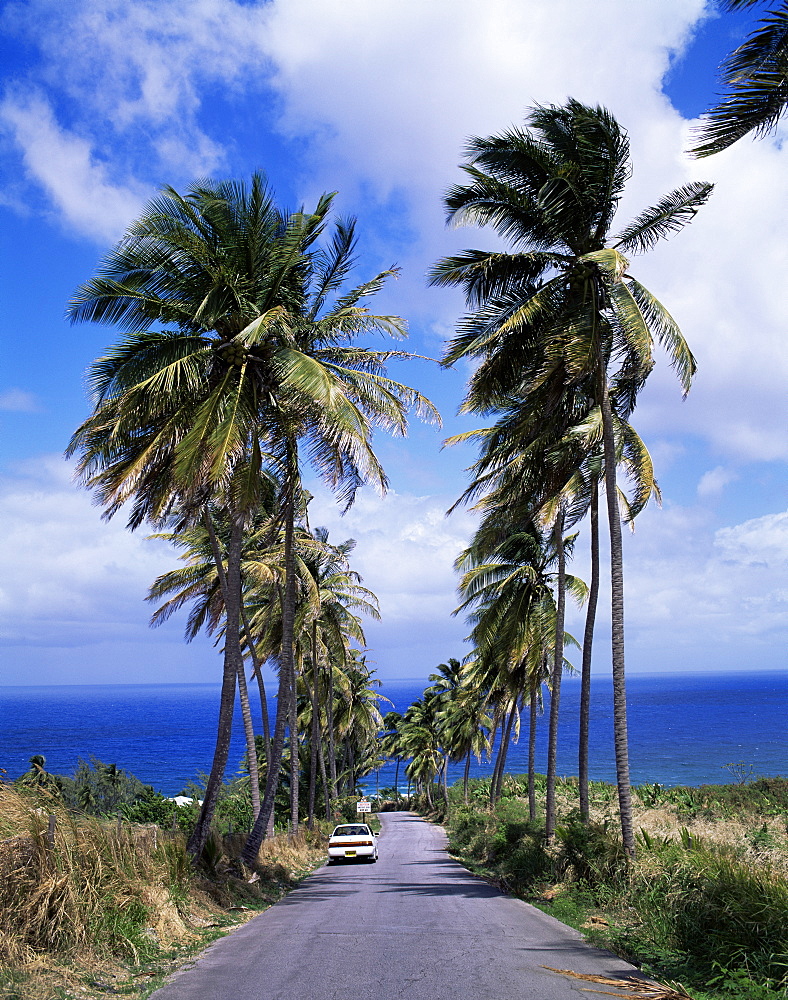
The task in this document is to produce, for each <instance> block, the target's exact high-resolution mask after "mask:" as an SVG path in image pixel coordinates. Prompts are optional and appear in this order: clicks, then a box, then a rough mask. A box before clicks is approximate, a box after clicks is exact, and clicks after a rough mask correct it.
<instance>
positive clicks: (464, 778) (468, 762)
mask: <svg viewBox="0 0 788 1000" xmlns="http://www.w3.org/2000/svg"><path fill="white" fill-rule="evenodd" d="M470 771H471V751H470V750H469V751H468V756H467V757H466V758H465V770H464V771H463V773H462V798H463V802H464V803H465V805H466V806H467V805H468V775H469V774H470Z"/></svg>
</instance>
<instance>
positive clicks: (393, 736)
mask: <svg viewBox="0 0 788 1000" xmlns="http://www.w3.org/2000/svg"><path fill="white" fill-rule="evenodd" d="M402 723H403V715H402V713H401V712H394V711H391V712H386V713H385V715H384V716H383V729H384V733H383V736H382V738H381V741H380V749H381V751H382V752H383V753H384V754H385V755H386V756H387V757H393V758H394V761H395V767H394V800H395V802H397V803H399V799H400V794H399V766H400V764H401V763H402V761H403V760H404V759H405V757H404V755H403V753H402V748H401V740H402Z"/></svg>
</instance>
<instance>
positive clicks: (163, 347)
mask: <svg viewBox="0 0 788 1000" xmlns="http://www.w3.org/2000/svg"><path fill="white" fill-rule="evenodd" d="M332 200H333V196H332V195H325V196H323V197H322V198H321V199H320V200H319V201H318V204H317V206H316V208H315V210H314V211H313V212H311V213H305V212H297V213H292V214H287V213H283V212H281V211H280V210H279V209H278V208H277V207H276V205H275V203H274V200H273V197H272V195H271V193H270V191H269V190H268V188H267V186H266V183H265V179H264V178H263V177H262V175H260V174H256V175H254V177H253V178H252V182H251V184H250V185H248V186H247V185H246V184H243V183H239V182H222V183H201V184H195V185H193V186H192V187H191V188H190V189H189V191H188V192H187V194H186V195H180V194H179V193H178V192H176V191H174V190H173V189H172V188H166V189H165V190H164V192H163V194H162V195H161V196H160V197H159V198H158V199H155V200H154V201H153V202H152V203H151V204H150V205H149V206H148V209H147V210H146V212H145V213H144V214H143V215H142V217H141V218H140V219H139V220H138V221H137V222H136V223H134V224H133V225H132V226H131V227H130V228H129V229H128V231H127V233H126V235H125V236H124V238H123V239H122V240H121V241H120V243H119V244H118V246H117V247H116V248H115V249H114V250H113V251H111V252H110V253H109V254H108V255H107V257H106V258H105V260H104V262H103V263H102V265H101V266H100V267H99V269H98V271H97V274H96V276H95V277H94V278H93V279H92V280H91V281H89V282H88V283H86V284H85V285H83V286H81V287H80V288H79V289H78V290H77V292H76V294H75V296H74V297H73V299H72V301H71V304H70V306H69V314H70V316H71V319H72V320H73V321H84V320H91V321H96V322H106V323H111V324H115V323H120V324H122V325H123V326H124V327H125V329H126V331H127V332H126V335H125V338H124V339H123V340H122V341H121V343H120V344H119V345H118V346H117V347H115V348H113V349H111V350H110V352H109V353H108V354H107V355H106V356H105V357H104V358H101V359H99V360H98V361H97V362H96V363H95V364H94V365H93V367H92V369H91V372H90V376H89V379H90V384H91V388H92V391H93V399H94V412H93V414H92V415H91V416H90V417H89V418H88V419H87V420H86V421H85V422H84V423H83V424H82V425H81V426H80V427H79V428H78V429H77V431H76V432H75V434H74V436H73V438H72V441H71V443H70V446H69V449H68V451H69V454H71V453H78V454H79V455H80V460H79V464H78V472H79V475H80V476H81V477H82V479H83V481H84V482H85V483H86V484H87V485H88V486H90V487H91V488H92V489H93V490H94V492H95V494H96V496H97V498H98V500H99V502H100V503H101V504H102V505H103V506H104V508H105V516H107V517H111V516H113V515H114V514H115V513H116V512H117V511H118V510H119V509H120V508H121V507H123V506H124V504H126V503H127V502H129V503H130V505H131V513H130V516H129V527H130V528H132V529H133V528H135V527H137V526H139V524H141V523H142V522H143V521H145V520H147V521H149V522H151V523H153V524H154V525H156V524H158V523H161V522H162V520H163V519H165V518H166V517H167V516H169V515H170V514H171V513H172V512H173V511H174V510H175V509H177V510H179V511H181V512H182V516H183V518H184V521H189V520H191V521H195V520H197V519H198V518H199V517H200V516H201V512H202V510H203V508H204V506H205V504H206V503H207V502H208V501H209V500H212V499H214V498H216V497H217V496H220V497H221V500H222V503H223V504H224V505H226V507H227V509H228V511H229V516H230V520H231V528H230V536H229V540H228V544H227V572H226V577H227V593H226V595H225V606H226V628H225V642H224V654H225V663H224V672H223V682H222V696H221V707H220V722H219V727H218V734H217V743H216V750H215V753H214V761H213V764H212V767H211V774H210V777H209V781H208V785H207V787H206V790H205V798H204V803H203V807H202V810H201V813H200V817H199V820H198V823H197V825H196V827H195V830H194V831H193V833H192V836H191V838H190V840H189V850H190V852H191V853H192V854H194V855H199V853H200V852H201V850H202V846H203V844H204V842H205V839H206V837H207V835H208V830H209V826H210V822H211V818H212V815H213V811H214V809H215V805H216V800H217V796H218V791H219V787H220V784H221V780H222V776H223V774H224V769H225V766H226V763H227V753H228V750H229V737H230V729H231V724H232V712H233V702H234V694H235V684H236V678H237V676H238V672H239V670H240V669H241V667H242V652H241V644H240V603H241V598H240V595H241V574H240V563H241V549H242V540H243V535H244V532H245V530H246V526H247V521H248V519H249V516H250V513H251V512H253V511H254V510H255V509H256V507H257V502H258V498H259V490H260V483H261V475H260V473H261V471H262V469H263V468H264V466H265V465H271V466H274V467H275V468H276V470H277V472H278V475H279V476H280V481H281V482H282V497H281V500H280V506H281V509H282V511H283V517H282V520H283V522H284V557H285V558H284V587H283V591H284V599H283V628H282V644H281V650H280V660H281V665H282V669H281V671H280V679H281V683H282V686H281V688H280V699H279V709H280V710H281V712H285V713H286V712H287V711H288V707H289V699H290V695H291V692H292V691H293V690H294V665H293V656H294V654H293V639H292V635H293V627H294V606H295V590H296V588H295V565H294V557H293V530H294V522H295V517H296V507H297V503H298V497H299V491H300V485H299V474H300V459H299V446H303V447H304V448H305V450H306V452H307V454H309V456H310V458H311V460H312V461H313V462H315V463H316V465H317V467H318V470H319V472H320V474H321V475H322V476H323V478H324V480H325V481H326V482H327V484H328V485H329V486H331V487H332V488H333V489H334V490H335V491H336V492H337V493H338V495H339V496H340V498H341V500H342V501H343V502H344V503H345V504H346V505H347V504H349V503H351V502H352V500H353V496H354V493H355V490H356V489H357V487H358V486H359V485H360V484H361V483H362V482H364V481H366V480H370V481H372V482H374V483H376V484H377V485H378V486H379V487H380V488H381V489H384V488H385V485H386V479H385V474H384V472H383V470H382V468H381V466H380V463H379V462H378V460H377V458H376V456H375V454H374V452H373V451H372V449H371V446H370V442H369V435H370V430H371V427H372V425H373V424H374V423H379V424H381V425H383V426H386V427H388V428H389V429H392V430H394V431H395V432H400V433H404V430H405V425H406V418H407V412H408V409H409V407H411V406H413V405H415V406H416V407H417V409H419V411H420V412H422V413H423V414H426V415H429V414H430V413H432V414H433V415H434V408H432V407H431V404H429V403H428V401H426V400H425V399H424V398H423V397H421V396H420V394H418V393H417V392H415V391H414V390H411V389H409V388H407V387H405V386H402V385H400V384H399V383H396V382H393V381H392V380H390V379H388V378H386V377H385V375H384V373H383V366H384V364H385V361H386V360H387V359H388V358H390V357H392V356H395V355H396V354H397V352H391V351H389V352H385V351H383V352H380V351H368V350H365V349H360V348H357V347H354V346H352V340H353V338H354V337H355V336H357V335H358V334H360V333H365V332H368V331H371V330H378V331H383V332H388V333H395V334H398V333H401V332H402V324H401V321H400V320H399V319H397V318H396V317H390V316H374V315H372V314H370V313H369V311H368V310H367V309H366V308H365V306H364V304H363V303H364V300H365V299H366V298H367V297H368V296H370V295H372V294H374V293H375V292H376V291H378V290H379V288H380V287H381V286H382V284H383V283H384V281H385V280H386V278H387V277H388V276H389V275H390V274H391V273H392V272H384V273H382V274H380V275H378V276H377V277H376V278H374V279H373V280H372V281H371V282H367V283H366V284H364V285H361V286H358V287H357V288H355V289H353V290H352V291H350V292H347V293H345V294H338V293H339V289H340V287H341V285H342V284H343V282H344V280H345V278H346V277H347V275H348V273H349V270H350V268H351V265H352V260H353V250H354V245H355V228H354V223H353V222H352V220H351V221H349V222H348V221H343V220H340V221H339V222H337V223H336V224H335V226H334V232H333V237H332V240H331V242H330V244H329V246H328V247H323V246H321V245H320V243H319V239H320V237H321V235H322V233H323V232H324V230H325V227H326V225H327V220H328V216H329V213H330V209H331V203H332ZM332 297H334V298H333V299H332ZM329 299H331V301H330V303H329ZM327 303H328V304H327ZM156 322H158V323H159V324H161V327H162V329H160V330H157V331H152V330H151V329H150V327H151V325H152V324H153V323H156ZM285 718H286V716H282V718H278V720H277V722H278V732H279V735H280V738H278V739H277V738H276V734H275V739H274V741H273V746H272V757H273V758H274V759H272V761H271V762H270V763H271V766H270V767H269V772H276V771H278V761H276V760H275V758H276V754H277V752H279V753H280V755H281V747H282V742H283V738H284V735H283V734H284V719H285ZM272 808H273V793H271V795H270V796H269V794H268V789H267V790H266V796H265V797H264V800H263V804H262V808H261V812H260V815H259V816H258V820H259V819H260V817H261V816H262V817H263V822H264V823H267V820H268V818H269V814H270V810H271V809H272ZM263 828H264V827H263ZM258 846H259V845H258ZM250 850H251V847H250ZM254 853H255V854H256V848H254Z"/></svg>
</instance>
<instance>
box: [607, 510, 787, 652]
mask: <svg viewBox="0 0 788 1000" xmlns="http://www.w3.org/2000/svg"><path fill="white" fill-rule="evenodd" d="M625 553H626V556H625V558H626V601H627V622H628V627H629V629H630V630H631V633H632V635H633V639H635V641H636V642H638V643H640V644H643V645H645V647H647V646H648V644H649V643H656V644H657V645H658V646H659V647H660V648H662V647H663V646H667V647H671V646H673V647H675V649H676V650H677V651H678V650H681V649H692V650H694V651H695V655H696V657H697V662H699V663H703V662H708V661H709V660H710V659H712V660H713V658H714V655H715V653H716V654H719V653H720V652H721V651H723V650H725V648H726V646H729V647H730V648H729V649H728V650H727V653H729V654H732V655H734V656H736V657H738V659H739V661H740V662H739V665H740V667H741V668H745V667H746V666H747V665H748V664H749V662H750V658H751V657H752V656H753V654H754V650H755V649H756V648H768V649H770V650H771V651H772V652H773V653H774V654H776V655H782V653H783V652H784V643H785V632H786V629H788V589H786V586H785V580H786V577H787V576H788V512H785V513H777V514H769V515H765V516H763V517H759V518H755V519H752V520H749V521H745V522H743V523H741V524H737V525H730V526H727V527H722V528H715V527H714V524H713V521H712V519H711V516H710V514H709V513H708V511H706V510H704V509H703V508H702V507H696V508H681V507H671V508H668V509H666V510H663V511H658V510H650V511H647V512H646V513H645V514H644V515H642V516H641V518H640V519H639V522H638V529H637V531H636V533H635V535H634V536H633V537H631V538H627V539H626V540H625ZM750 644H754V645H750Z"/></svg>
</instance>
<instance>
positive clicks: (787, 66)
mask: <svg viewBox="0 0 788 1000" xmlns="http://www.w3.org/2000/svg"><path fill="white" fill-rule="evenodd" d="M759 4H763V0H720V6H721V7H722V8H723V10H727V11H736V10H743V9H745V8H749V7H755V6H756V5H759ZM765 6H766V8H767V12H766V14H765V15H764V17H763V18H761V20H760V21H758V23H757V27H756V29H755V30H754V31H753V32H752V33H751V34H750V35H749V37H748V38H747V39H746V40H745V41H744V42H742V44H741V45H739V46H738V48H736V49H734V50H733V52H731V53H730V55H729V56H728V57H727V58H726V59H725V61H724V62H723V64H722V66H721V67H720V70H721V75H722V82H723V85H724V86H725V88H726V92H725V93H724V94H723V95H722V98H721V100H719V101H718V102H717V104H716V105H715V106H714V107H713V108H711V109H710V110H709V111H707V112H706V113H705V115H704V116H703V121H702V124H701V126H700V128H699V129H698V131H697V143H696V145H695V146H694V147H693V149H692V152H693V153H694V154H695V155H696V156H711V155H712V153H719V152H720V151H721V150H723V149H727V148H728V146H732V145H733V143H734V142H738V140H739V139H742V138H744V136H745V135H750V134H751V133H754V134H755V135H756V136H760V135H768V134H769V133H770V132H773V131H774V129H775V128H776V127H777V123H778V122H779V120H780V119H781V118H782V116H783V115H784V114H785V110H786V107H788V7H786V5H785V3H784V2H782V0H780V2H770V3H766V4H765Z"/></svg>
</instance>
